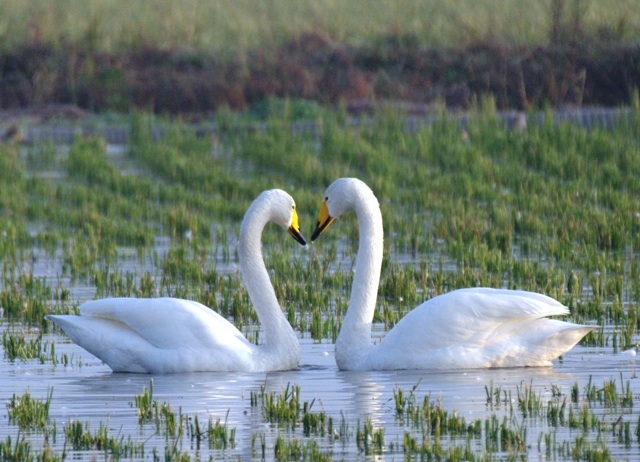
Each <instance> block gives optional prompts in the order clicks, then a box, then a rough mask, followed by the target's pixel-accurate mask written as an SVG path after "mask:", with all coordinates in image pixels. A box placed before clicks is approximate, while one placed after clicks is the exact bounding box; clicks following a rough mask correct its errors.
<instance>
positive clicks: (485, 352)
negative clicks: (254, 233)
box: [311, 178, 592, 370]
mask: <svg viewBox="0 0 640 462" xmlns="http://www.w3.org/2000/svg"><path fill="white" fill-rule="evenodd" d="M350 210H353V211H355V213H356V215H357V217H358V222H359V226H360V228H359V233H360V234H359V247H358V254H357V256H356V263H355V274H354V277H353V287H352V290H351V298H350V299H349V305H348V308H347V313H346V315H345V317H344V320H343V323H342V328H341V330H340V333H339V334H338V338H337V340H336V346H335V355H336V363H337V364H338V367H339V368H340V369H347V370H371V369H378V370H385V369H460V368H485V367H520V366H549V365H551V361H552V360H553V359H555V358H557V357H558V356H560V355H561V354H562V353H564V352H565V351H567V350H568V349H570V348H571V347H573V346H574V345H575V344H576V343H577V342H578V341H579V340H580V339H581V338H582V337H583V336H585V335H586V334H587V333H588V332H589V331H591V330H592V328H591V327H588V326H581V325H577V324H571V323H567V322H562V321H558V320H552V319H547V318H546V316H557V315H565V314H568V312H569V310H568V309H567V308H566V307H565V306H563V305H562V304H560V303H559V302H557V301H556V300H554V299H552V298H550V297H547V296H545V295H542V294H537V293H532V292H524V291H519V290H500V289H489V288H471V289H461V290H455V291H452V292H450V293H447V294H444V295H440V296H438V297H434V298H432V299H430V300H428V301H426V302H424V303H422V304H421V305H419V306H418V307H416V308H415V309H414V310H413V311H411V312H409V314H407V316H405V317H404V318H403V319H402V320H400V322H399V323H398V324H397V325H396V326H395V327H393V329H391V330H390V331H389V332H388V333H387V334H386V336H385V337H384V338H383V339H382V341H381V342H380V343H378V344H377V345H373V344H372V343H371V322H372V320H373V315H374V311H375V307H376V298H377V293H378V283H379V280H380V267H381V264H382V253H383V247H382V239H383V236H382V234H383V231H382V215H381V214H380V207H379V205H378V200H377V199H376V197H375V196H374V194H373V192H372V191H371V189H369V187H368V186H367V185H366V184H364V183H363V182H362V181H360V180H358V179H355V178H340V179H338V180H336V181H334V182H333V183H332V184H331V186H329V187H328V188H327V190H326V192H325V196H324V200H323V202H322V205H321V206H320V212H319V214H318V223H317V226H316V229H315V231H314V233H313V235H312V237H311V240H312V241H313V240H315V239H316V238H317V237H318V236H319V235H320V234H321V233H322V232H323V231H324V230H325V229H327V227H328V226H329V225H330V224H331V223H332V222H333V220H334V219H335V218H337V217H339V216H340V215H342V214H344V213H346V212H349V211H350Z"/></svg>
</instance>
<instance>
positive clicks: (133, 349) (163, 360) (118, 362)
mask: <svg viewBox="0 0 640 462" xmlns="http://www.w3.org/2000/svg"><path fill="white" fill-rule="evenodd" d="M270 221H271V222H274V223H276V224H277V225H280V226H281V227H283V228H284V229H287V230H288V231H289V233H290V234H291V235H292V236H293V237H294V238H295V239H296V240H297V241H298V242H299V243H300V244H302V245H305V240H304V238H303V237H302V235H301V234H300V227H299V225H298V215H297V212H296V209H295V202H294V201H293V198H291V196H289V194H287V193H286V192H284V191H282V190H278V189H274V190H270V191H264V192H263V193H261V194H260V195H259V196H258V198H257V199H255V200H254V201H253V203H252V204H251V206H250V207H249V209H248V210H247V212H246V214H245V216H244V219H243V221H242V226H241V230H240V240H239V249H238V250H239V262H240V263H239V264H240V270H241V272H242V276H243V279H244V282H245V285H246V287H247V290H248V292H249V297H250V299H251V301H252V303H253V305H254V307H255V309H256V311H257V313H258V318H259V319H260V322H261V324H262V327H263V329H264V336H263V337H264V342H263V344H261V345H254V344H252V343H251V342H249V341H248V340H247V339H246V338H245V337H244V336H243V335H242V333H241V332H240V331H239V330H238V329H237V328H236V327H235V326H234V325H233V324H231V323H230V322H229V321H227V320H226V319H225V318H223V317H222V316H220V315H219V314H217V313H215V312H214V311H212V310H211V309H209V308H208V307H206V306H204V305H202V304H200V303H197V302H194V301H190V300H182V299H177V298H139V299H138V298H105V299H100V300H93V301H89V302H86V303H83V304H82V305H80V307H79V310H80V315H79V316H73V315H48V316H47V317H46V318H47V319H49V320H51V321H53V322H55V323H56V324H57V325H58V326H59V327H61V328H62V330H64V332H65V333H66V334H67V335H68V336H69V337H70V338H71V339H72V340H73V341H74V342H75V343H77V344H78V345H80V346H81V347H82V348H84V349H85V350H87V351H89V352H90V353H91V354H93V355H95V356H97V357H98V358H100V359H101V360H102V361H104V362H105V363H106V364H107V365H109V367H110V368H111V369H112V370H114V371H117V372H142V373H154V374H165V373H175V372H192V371H242V372H260V371H274V370H288V369H293V368H296V367H298V361H299V359H300V345H299V342H298V338H297V336H296V334H295V332H294V330H293V329H292V327H291V325H290V324H289V322H288V321H287V319H286V317H285V316H284V314H283V312H282V310H281V308H280V306H279V304H278V301H277V299H276V295H275V292H274V290H273V286H272V285H271V281H270V279H269V275H268V273H267V269H266V267H265V265H264V261H263V258H262V250H261V237H262V231H263V229H264V227H265V226H266V224H267V223H268V222H270Z"/></svg>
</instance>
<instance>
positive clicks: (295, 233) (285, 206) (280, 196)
mask: <svg viewBox="0 0 640 462" xmlns="http://www.w3.org/2000/svg"><path fill="white" fill-rule="evenodd" d="M262 194H263V195H265V196H266V198H267V199H268V201H269V202H270V203H271V221H272V222H273V223H275V224H277V225H278V226H280V227H282V228H283V229H286V230H287V231H289V234H291V237H293V238H294V239H295V240H296V241H298V243H300V244H301V245H306V244H307V241H305V239H304V237H303V236H302V233H301V232H300V224H299V223H298V212H297V210H296V203H295V201H294V200H293V197H291V196H290V195H289V194H287V193H286V192H285V191H283V190H281V189H272V190H270V191H265V192H263V193H262Z"/></svg>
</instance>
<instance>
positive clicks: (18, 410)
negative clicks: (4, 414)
mask: <svg viewBox="0 0 640 462" xmlns="http://www.w3.org/2000/svg"><path fill="white" fill-rule="evenodd" d="M52 398H53V388H50V389H49V394H48V396H47V398H46V399H45V400H44V401H43V400H39V399H36V398H33V397H32V396H31V394H30V393H29V392H27V393H25V394H23V395H21V396H17V395H15V394H14V395H13V396H12V397H11V400H10V401H9V403H7V411H8V413H9V423H11V424H14V425H17V426H18V427H19V428H20V429H21V430H39V431H44V429H45V428H46V427H47V424H48V421H49V407H50V406H51V400H52Z"/></svg>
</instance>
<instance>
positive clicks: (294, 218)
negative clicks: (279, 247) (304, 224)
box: [288, 209, 307, 245]
mask: <svg viewBox="0 0 640 462" xmlns="http://www.w3.org/2000/svg"><path fill="white" fill-rule="evenodd" d="M288 231H289V234H291V237H293V238H294V239H295V240H296V241H298V242H299V243H300V244H302V245H307V241H305V240H304V237H302V234H301V233H300V225H299V224H298V212H296V209H292V211H291V225H290V226H289V230H288Z"/></svg>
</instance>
